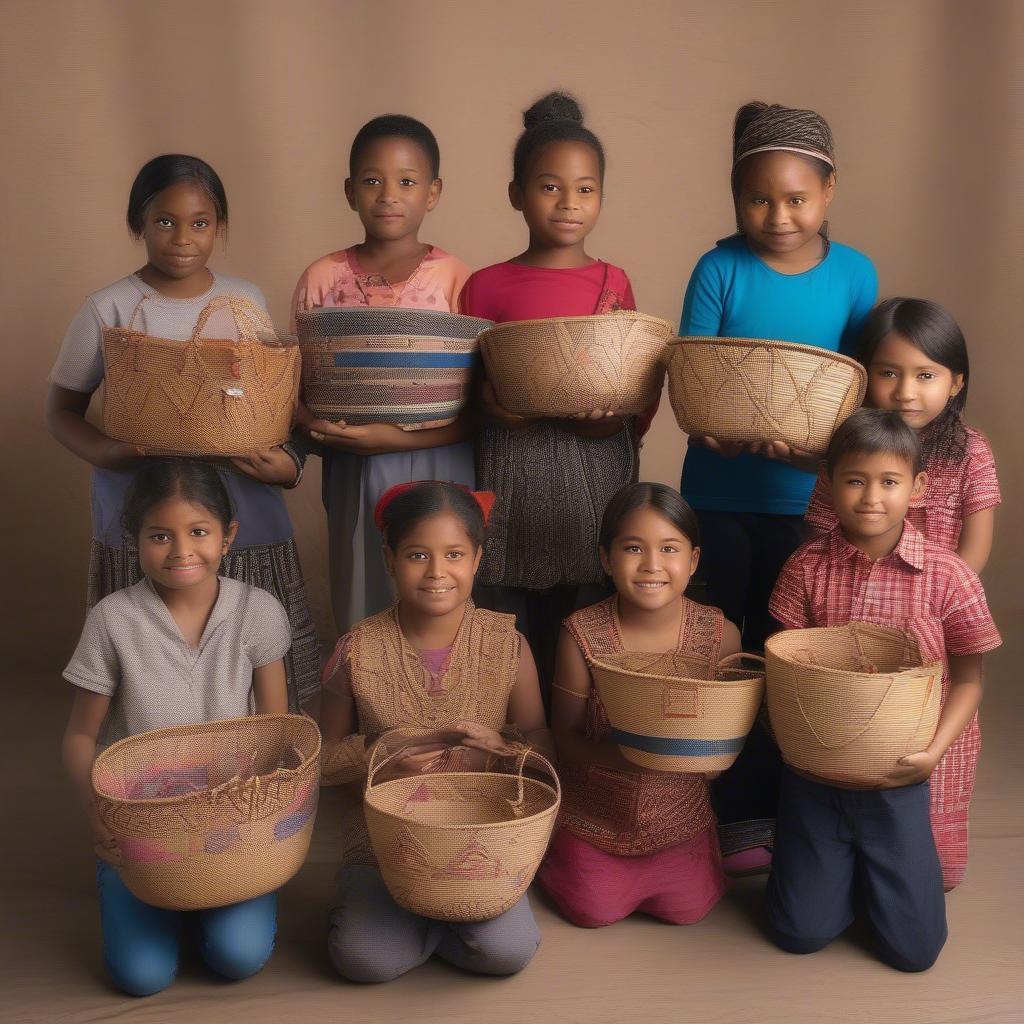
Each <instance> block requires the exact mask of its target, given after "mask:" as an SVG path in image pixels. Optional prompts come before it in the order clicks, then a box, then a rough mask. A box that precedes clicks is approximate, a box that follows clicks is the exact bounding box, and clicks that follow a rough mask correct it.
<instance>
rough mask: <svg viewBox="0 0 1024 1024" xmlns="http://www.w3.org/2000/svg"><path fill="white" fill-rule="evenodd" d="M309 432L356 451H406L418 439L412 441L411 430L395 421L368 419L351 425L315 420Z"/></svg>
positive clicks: (322, 440)
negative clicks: (378, 421)
mask: <svg viewBox="0 0 1024 1024" xmlns="http://www.w3.org/2000/svg"><path fill="white" fill-rule="evenodd" d="M309 436H310V437H311V438H313V440H314V441H319V442H320V444H325V445H327V446H328V447H329V448H340V449H341V450H342V451H346V452H354V453H355V454H356V455H379V454H381V453H382V452H401V451H406V450H408V449H409V447H410V445H411V444H414V443H415V442H413V441H410V437H409V432H408V431H406V430H402V428H401V427H396V426H395V425H394V424H393V423H366V424H363V425H362V426H351V427H350V426H349V425H348V424H347V423H345V422H343V421H342V422H338V423H331V422H330V421H329V420H313V421H312V422H311V423H310V425H309Z"/></svg>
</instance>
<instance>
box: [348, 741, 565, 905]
mask: <svg viewBox="0 0 1024 1024" xmlns="http://www.w3.org/2000/svg"><path fill="white" fill-rule="evenodd" d="M412 742H415V741H412ZM408 745H409V743H406V744H404V746H402V747H399V748H398V749H397V750H394V751H393V752H392V753H389V754H386V756H383V757H380V758H378V757H377V754H378V753H379V751H380V750H381V749H382V747H383V744H382V743H378V744H377V747H376V748H375V750H374V754H373V757H372V758H371V763H370V770H369V774H368V775H367V779H366V791H365V795H364V801H363V809H364V811H365V814H366V825H367V829H368V831H369V834H370V842H371V844H372V845H373V852H374V854H375V855H376V858H377V862H378V864H379V866H380V871H381V875H382V876H383V878H384V882H385V884H386V885H387V887H388V890H389V891H390V893H391V895H392V897H394V900H395V902H396V903H398V904H400V905H401V906H403V907H405V908H406V909H407V910H411V911H412V912H413V913H414V914H421V915H422V916H424V917H431V918H435V919H437V920H440V921H488V920H490V919H491V918H494V917H497V916H498V915H499V914H503V913H505V911H506V910H509V909H510V908H511V907H512V906H513V905H514V904H515V903H516V902H518V900H519V899H520V898H521V897H522V896H523V894H524V893H525V892H526V890H527V888H528V887H529V885H530V882H531V881H533V876H534V874H535V873H536V871H537V868H538V867H539V866H540V862H541V859H542V858H543V856H544V853H545V851H546V850H547V846H548V841H549V840H550V838H551V832H552V829H553V828H554V825H555V818H556V816H557V814H558V808H559V805H560V803H561V789H560V786H559V782H558V774H557V773H556V772H555V770H554V768H553V767H552V766H551V765H550V764H549V762H548V761H547V760H546V759H545V758H543V757H542V756H541V755H540V754H538V753H537V752H536V751H533V750H530V749H529V748H528V747H523V748H522V749H521V751H520V753H519V755H518V757H517V758H516V759H515V760H516V761H517V765H516V768H515V769H514V770H510V771H508V772H500V771H485V772H467V771H453V772H444V771H442V772H437V773H434V774H421V775H414V776H412V777H406V778H397V779H390V780H388V781H384V782H378V781H377V776H378V774H379V773H380V771H381V770H382V769H383V768H385V767H386V766H387V765H389V764H390V763H392V762H393V761H394V760H395V758H397V757H399V756H400V755H401V753H402V751H403V750H404V749H405V747H406V746H408ZM527 764H529V765H530V766H531V767H535V768H539V769H540V770H541V771H542V772H543V773H544V775H546V776H547V779H548V781H546V782H541V781H540V780H538V779H535V778H532V777H530V776H528V775H525V774H524V772H525V768H526V766H527Z"/></svg>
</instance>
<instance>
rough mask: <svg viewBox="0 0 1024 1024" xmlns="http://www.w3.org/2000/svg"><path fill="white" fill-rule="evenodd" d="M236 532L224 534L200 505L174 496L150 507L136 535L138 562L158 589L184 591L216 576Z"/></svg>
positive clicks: (233, 527)
mask: <svg viewBox="0 0 1024 1024" xmlns="http://www.w3.org/2000/svg"><path fill="white" fill-rule="evenodd" d="M237 530H238V524H237V523H234V522H233V523H231V524H230V526H229V527H228V529H227V530H226V531H225V529H224V526H223V524H222V523H221V522H220V520H219V519H218V518H217V517H216V516H215V515H214V514H213V513H212V512H211V511H210V510H209V509H208V508H204V507H203V506H202V505H194V504H192V503H191V502H189V501H186V500H185V499H184V498H181V497H178V496H174V497H171V498H167V499H166V500H165V501H162V502H160V503H159V504H158V505H154V506H153V507H152V508H151V509H149V511H148V512H147V513H146V515H145V518H144V519H143V523H142V529H141V530H140V531H139V562H140V564H141V566H142V571H143V573H144V574H145V575H146V576H148V577H149V578H150V579H151V580H152V581H153V583H155V584H156V585H157V586H158V587H163V588H166V589H167V590H185V589H187V588H190V587H196V586H199V585H201V584H203V583H206V582H208V581H209V580H211V579H212V578H215V577H216V575H217V570H218V569H219V568H220V561H221V559H222V558H223V557H224V555H226V554H227V551H228V548H229V547H230V546H231V542H232V541H233V540H234V539H235V533H236V532H237Z"/></svg>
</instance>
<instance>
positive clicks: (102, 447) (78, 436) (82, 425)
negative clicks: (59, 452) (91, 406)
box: [46, 401, 110, 467]
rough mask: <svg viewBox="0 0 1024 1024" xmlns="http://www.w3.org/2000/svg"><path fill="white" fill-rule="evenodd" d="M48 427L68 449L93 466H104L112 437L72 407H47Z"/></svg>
mask: <svg viewBox="0 0 1024 1024" xmlns="http://www.w3.org/2000/svg"><path fill="white" fill-rule="evenodd" d="M86 405H88V401H86ZM46 427H47V429H48V430H49V431H50V433H51V434H52V435H53V436H54V438H56V440H57V441H59V442H60V443H61V444H62V445H64V447H65V448H67V449H68V451H70V452H72V453H74V454H75V455H77V456H78V457H79V458H80V459H84V460H85V461H86V462H88V463H90V464H91V465H93V466H100V467H102V465H103V457H104V453H105V451H106V448H107V446H108V444H109V443H110V438H108V437H107V436H106V434H103V433H101V432H100V431H99V430H97V429H96V428H95V427H94V426H93V425H92V424H91V423H89V422H88V421H87V420H85V419H84V418H83V417H82V416H81V415H79V414H78V413H76V412H72V411H71V410H70V409H47V412H46Z"/></svg>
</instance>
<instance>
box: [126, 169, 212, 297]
mask: <svg viewBox="0 0 1024 1024" xmlns="http://www.w3.org/2000/svg"><path fill="white" fill-rule="evenodd" d="M142 240H143V241H144V242H145V244H146V260H147V262H148V263H149V265H150V266H151V267H153V268H154V269H155V270H157V271H159V272H160V273H161V274H163V275H164V276H165V277H169V278H173V279H174V280H176V281H181V280H184V279H185V278H187V277H191V276H192V275H193V274H196V273H199V272H200V271H202V270H203V269H204V268H205V266H206V264H207V261H208V260H209V259H210V256H211V254H212V253H213V246H214V243H215V242H216V240H217V211H216V210H215V209H214V205H213V201H212V200H211V199H210V197H209V196H208V195H207V194H206V193H205V192H204V191H203V190H202V189H201V188H200V187H199V186H198V185H196V184H195V183H194V182H191V181H179V182H177V184H174V185H171V186H170V188H165V189H164V190H163V192H158V193H157V194H156V195H155V196H154V197H153V198H152V199H151V200H150V202H149V205H148V206H147V207H146V211H145V222H144V225H143V229H142Z"/></svg>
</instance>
